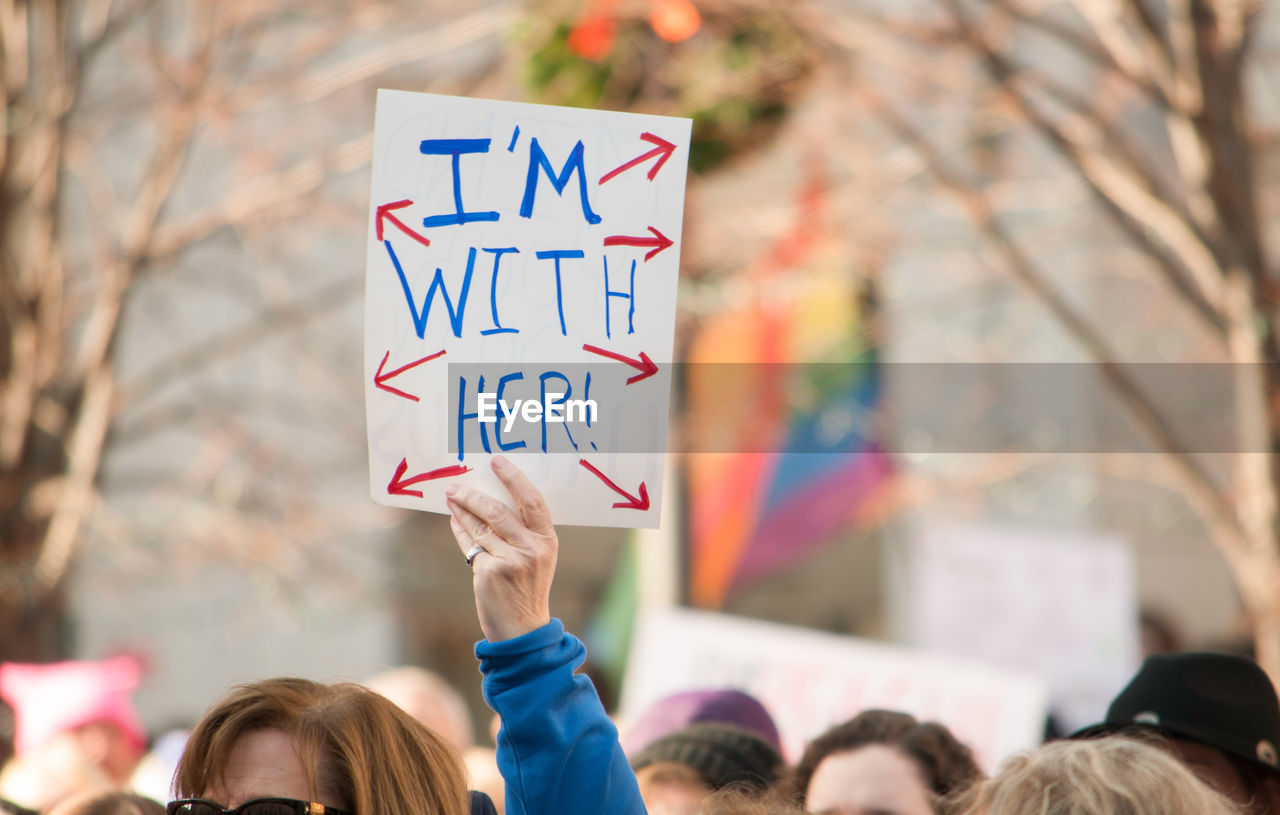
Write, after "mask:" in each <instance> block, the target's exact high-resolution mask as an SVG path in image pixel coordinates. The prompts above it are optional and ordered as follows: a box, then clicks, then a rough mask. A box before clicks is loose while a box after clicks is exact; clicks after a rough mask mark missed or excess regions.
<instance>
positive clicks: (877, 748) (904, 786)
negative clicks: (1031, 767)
mask: <svg viewBox="0 0 1280 815" xmlns="http://www.w3.org/2000/svg"><path fill="white" fill-rule="evenodd" d="M981 777H982V772H981V770H979V769H978V765H977V764H976V763H975V762H974V760H973V754H972V753H971V752H970V750H969V748H968V747H966V746H965V745H964V744H962V743H961V742H960V741H959V740H958V739H957V738H956V737H955V736H953V735H952V734H951V731H950V730H948V729H947V728H946V727H943V726H942V725H940V724H937V723H936V722H920V721H917V720H916V718H915V717H914V716H911V715H910V714H907V713H899V712H896V711H891V710H864V711H863V712H862V713H859V714H858V715H857V716H855V717H853V718H852V719H850V720H849V721H847V722H844V723H842V724H838V725H836V726H835V727H832V728H831V729H830V730H828V731H826V732H825V733H823V734H822V735H821V736H818V737H817V738H816V739H814V740H813V741H812V742H810V743H809V746H808V747H806V748H805V751H804V755H803V756H801V758H800V762H799V763H798V764H797V765H796V768H795V771H794V772H793V774H792V781H791V785H792V790H793V794H794V796H795V799H796V800H797V801H798V802H799V803H801V804H803V805H804V806H805V807H806V809H807V810H808V811H810V812H815V813H818V815H861V813H864V812H876V813H891V815H932V813H934V812H935V811H936V810H937V806H938V801H939V800H941V799H942V798H943V797H944V796H946V795H948V794H951V793H953V792H955V791H957V790H960V789H963V788H964V787H966V786H968V785H969V784H970V783H972V782H973V781H975V780H976V779H978V778H981Z"/></svg>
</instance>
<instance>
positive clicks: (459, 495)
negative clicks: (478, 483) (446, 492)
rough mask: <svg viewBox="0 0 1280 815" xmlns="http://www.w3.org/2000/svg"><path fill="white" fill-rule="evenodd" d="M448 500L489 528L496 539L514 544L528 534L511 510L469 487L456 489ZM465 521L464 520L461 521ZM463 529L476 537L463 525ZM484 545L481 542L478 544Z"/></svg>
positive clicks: (474, 535)
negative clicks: (496, 536)
mask: <svg viewBox="0 0 1280 815" xmlns="http://www.w3.org/2000/svg"><path fill="white" fill-rule="evenodd" d="M449 500H451V501H453V502H454V503H455V504H458V505H460V506H462V507H463V508H465V509H466V510H467V511H468V512H470V513H471V514H472V515H474V516H475V517H477V518H479V519H480V520H481V522H483V523H484V524H485V525H487V526H489V527H490V528H491V529H492V530H493V532H495V533H497V535H498V537H501V538H503V539H504V540H506V541H508V542H511V543H515V542H516V541H518V540H519V539H520V537H521V536H522V535H524V534H526V533H527V532H528V527H526V526H525V525H524V521H522V520H520V517H519V516H517V515H516V514H515V513H514V512H512V511H511V509H510V508H509V507H508V506H507V505H506V504H504V503H502V502H501V501H499V500H498V499H497V498H492V497H490V496H488V495H485V494H484V493H482V492H480V491H478V490H473V489H471V488H470V487H458V490H457V491H456V492H454V493H453V495H451V496H449ZM463 520H464V521H465V519H463ZM464 527H465V528H466V530H467V531H468V532H470V533H471V536H472V537H473V538H474V537H477V535H476V532H475V531H474V530H473V529H472V528H471V527H470V526H467V525H466V524H465V523H464ZM480 545H481V546H483V545H484V543H483V542H481V544H480Z"/></svg>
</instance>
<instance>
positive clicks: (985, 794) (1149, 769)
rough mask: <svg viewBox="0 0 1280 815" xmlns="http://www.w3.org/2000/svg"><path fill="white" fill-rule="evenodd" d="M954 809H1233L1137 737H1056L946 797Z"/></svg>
mask: <svg viewBox="0 0 1280 815" xmlns="http://www.w3.org/2000/svg"><path fill="white" fill-rule="evenodd" d="M945 811H946V812H948V813H952V815H1237V813H1239V812H1240V810H1239V808H1237V807H1236V805H1235V804H1234V803H1232V801H1231V800H1230V799H1228V798H1227V797H1225V796H1223V795H1221V794H1220V793H1218V792H1216V791H1215V790H1213V789H1212V788H1211V787H1209V786H1208V785H1207V784H1205V783H1204V782H1203V781H1201V780H1200V779H1198V778H1196V776H1195V774H1194V773H1193V772H1191V770H1189V769H1188V768H1187V767H1186V766H1185V765H1183V764H1182V762H1180V761H1178V760H1177V759H1175V758H1174V757H1173V756H1171V755H1169V754H1168V753H1166V752H1164V751H1163V750H1161V749H1159V748H1158V747H1156V746H1155V745H1154V744H1149V743H1146V742H1143V741H1138V740H1135V739H1132V738H1125V737H1116V736H1112V737H1108V738H1101V739H1089V740H1084V741H1056V742H1051V743H1049V744H1046V745H1043V746H1042V747H1039V748H1037V749H1035V750H1032V751H1031V752H1029V753H1024V754H1022V755H1020V756H1016V757H1015V758H1013V759H1011V760H1010V761H1009V762H1008V763H1006V764H1005V765H1004V766H1003V767H1002V768H1001V769H1000V772H998V773H996V775H995V776H994V777H992V778H990V779H989V780H987V781H983V782H981V783H978V784H974V785H973V786H971V787H970V788H969V789H968V790H965V791H964V792H963V793H960V794H959V795H957V796H955V797H954V798H952V799H951V800H949V801H947V802H946V803H945Z"/></svg>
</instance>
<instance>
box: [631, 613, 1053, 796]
mask: <svg viewBox="0 0 1280 815" xmlns="http://www.w3.org/2000/svg"><path fill="white" fill-rule="evenodd" d="M708 688H737V689H739V690H744V691H746V692H747V693H750V694H751V695H752V696H755V697H756V698H757V699H759V700H760V701H761V702H762V703H763V704H764V706H765V707H766V708H768V710H769V712H770V714H772V716H773V719H774V722H775V723H776V724H777V725H778V730H779V733H780V735H781V737H782V746H783V751H784V753H785V757H786V758H787V759H788V760H789V761H792V762H794V761H796V760H797V759H799V757H800V754H801V753H802V752H803V750H804V745H805V744H806V743H807V742H809V741H810V740H811V739H813V738H814V737H815V736H817V735H819V734H821V733H822V732H823V731H824V730H826V729H827V728H829V727H831V726H832V725H835V724H839V723H840V722H843V721H846V720H848V719H851V718H853V717H854V716H855V715H857V714H858V713H860V712H861V711H863V710H866V709H868V708H885V709H888V710H900V711H905V712H907V713H910V714H912V715H914V716H916V717H917V718H919V719H921V720H922V721H936V722H941V723H942V724H944V725H946V726H947V727H948V728H949V729H950V730H951V731H952V732H953V733H954V734H955V735H956V737H957V738H959V739H960V740H961V741H963V742H964V743H965V744H967V745H969V747H971V748H972V749H973V751H974V754H975V756H976V757H977V759H978V763H979V764H980V765H981V766H982V767H983V768H984V769H985V770H986V771H987V772H991V771H992V770H993V769H994V768H995V767H996V765H997V764H998V763H999V761H1001V760H1002V759H1003V758H1004V757H1006V756H1007V755H1009V754H1010V753H1012V752H1015V751H1017V750H1025V749H1029V748H1031V747H1034V746H1035V745H1037V744H1039V743H1040V739H1041V736H1042V734H1043V732H1044V717H1045V710H1046V708H1045V705H1046V701H1047V693H1048V691H1047V689H1046V687H1045V684H1044V683H1043V682H1042V681H1041V680H1039V679H1037V678H1035V677H1031V676H1028V675H1026V674H1020V673H1017V672H1013V671H1005V670H1001V669H997V668H992V667H990V666H987V665H983V664H980V663H975V662H972V661H969V660H960V659H956V658H953V657H942V656H938V655H936V654H929V653H926V652H922V651H914V650H910V649H906V648H900V647H896V646H891V645H884V644H882V643H876V642H870V641H868V640H859V639H854V638H852V637H842V636H837V635H835V634H826V633H823V632H819V631H812V630H809V629H804V628H795V627H791V626H783V625H777V624H774V623H764V622H759V621H755V620H746V619H741V618H735V617H730V616H726V615H722V614H711V613H708V612H702V611H689V610H683V609H679V610H670V611H664V612H660V613H655V614H652V615H648V616H645V617H642V618H641V619H640V621H639V625H638V627H637V629H636V635H635V640H634V642H633V645H632V651H631V656H630V658H629V660H628V662H627V676H626V680H625V682H624V685H623V697H622V719H623V724H624V727H625V724H626V722H627V720H628V719H632V718H634V717H635V716H637V715H639V714H640V713H642V712H643V711H644V710H645V709H646V708H648V707H649V706H650V705H651V704H653V703H654V702H656V701H657V700H659V699H661V698H662V697H664V696H667V695H669V694H672V693H676V692H679V691H684V690H696V689H708Z"/></svg>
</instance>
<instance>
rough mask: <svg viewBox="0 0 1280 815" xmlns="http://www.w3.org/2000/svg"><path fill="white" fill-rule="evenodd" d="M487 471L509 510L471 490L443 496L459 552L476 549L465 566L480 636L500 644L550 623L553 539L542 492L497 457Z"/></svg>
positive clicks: (454, 488)
mask: <svg viewBox="0 0 1280 815" xmlns="http://www.w3.org/2000/svg"><path fill="white" fill-rule="evenodd" d="M492 467H493V472H494V473H495V474H497V476H498V478H499V480H501V481H502V483H503V485H504V486H505V487H506V488H507V491H508V492H509V493H510V494H511V497H512V498H513V499H514V500H515V505H516V509H515V510H511V509H509V508H508V507H507V506H506V505H505V504H503V503H502V502H501V501H498V500H496V499H494V498H490V497H489V496H487V495H484V494H483V493H480V492H477V491H476V490H472V489H468V488H467V487H461V486H458V485H457V484H454V485H451V486H450V487H449V488H448V489H447V490H445V494H446V495H448V496H449V498H448V499H447V502H448V506H449V512H450V513H451V515H452V517H450V519H449V526H450V527H451V528H452V529H453V536H454V537H455V538H457V540H458V547H459V548H460V549H461V550H462V551H463V553H464V554H466V553H468V552H471V551H473V548H474V547H479V548H480V550H481V552H480V554H478V555H475V556H474V560H473V561H472V563H471V569H472V571H473V572H474V577H473V578H472V582H473V585H474V587H475V593H476V614H477V615H478V616H479V618H480V629H481V630H482V631H483V632H484V636H485V639H487V640H489V641H490V642H500V641H502V640H509V639H512V638H514V637H518V636H520V635H521V634H527V633H529V632H530V631H533V630H535V629H538V628H541V627H542V626H544V625H546V624H547V623H549V622H550V621H551V611H550V603H551V579H552V578H553V577H554V576H555V572H556V553H557V551H558V550H559V542H558V540H557V538H556V530H555V527H553V526H552V525H551V513H550V512H549V511H548V510H547V503H546V501H544V500H542V494H541V493H540V492H538V489H537V487H535V486H533V482H531V481H530V480H529V479H528V478H527V477H526V476H525V474H524V473H522V472H520V470H519V469H517V468H516V466H515V465H514V464H512V463H511V462H509V461H507V460H506V459H505V458H503V457H502V456H495V457H494V458H493V461H492Z"/></svg>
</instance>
